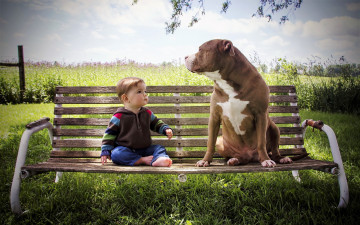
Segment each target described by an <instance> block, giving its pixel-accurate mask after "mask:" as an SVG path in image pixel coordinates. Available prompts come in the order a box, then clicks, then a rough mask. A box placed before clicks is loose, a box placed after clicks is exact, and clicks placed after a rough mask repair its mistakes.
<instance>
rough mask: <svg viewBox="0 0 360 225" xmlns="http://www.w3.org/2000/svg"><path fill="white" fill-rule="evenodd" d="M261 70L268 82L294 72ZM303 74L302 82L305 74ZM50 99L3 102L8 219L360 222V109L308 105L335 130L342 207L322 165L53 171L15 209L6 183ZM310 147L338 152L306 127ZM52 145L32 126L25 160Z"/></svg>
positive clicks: (148, 72)
mask: <svg viewBox="0 0 360 225" xmlns="http://www.w3.org/2000/svg"><path fill="white" fill-rule="evenodd" d="M5 71H6V72H5ZM26 71H27V84H28V86H29V88H30V89H35V88H36V84H39V83H40V84H42V83H46V84H48V83H49V81H56V80H60V81H61V84H62V85H71V86H73V85H75V86H82V85H115V84H116V82H117V81H118V80H119V79H121V78H122V77H126V76H138V77H141V78H143V79H144V80H145V82H146V83H147V84H148V85H211V84H212V82H211V81H209V80H208V79H207V78H205V77H203V76H199V75H196V74H191V73H189V72H188V71H187V70H186V69H185V68H184V67H183V66H179V67H175V66H165V67H161V66H160V67H159V66H152V65H138V64H125V65H122V64H121V63H119V65H117V64H116V65H114V64H112V65H108V66H106V65H104V64H102V65H88V66H85V65H82V66H72V67H71V66H68V67H64V66H46V65H40V66H35V65H30V66H27V67H26ZM0 73H1V74H0V75H1V77H2V79H3V80H14V82H15V83H16V78H17V70H15V69H12V68H10V69H6V70H0ZM264 77H265V78H266V80H267V82H268V83H269V84H271V85H273V84H279V83H280V84H284V83H285V82H286V80H287V79H286V77H285V78H283V77H281V75H276V76H275V75H264ZM300 79H301V80H302V81H304V82H303V83H304V84H305V83H306V82H305V79H308V78H307V77H300ZM316 79H320V78H316ZM321 79H323V78H321ZM326 79H329V78H326ZM42 81H43V82H42ZM320 82H321V81H320ZM309 85H310V84H309ZM53 108H54V104H53V103H46V104H44V103H42V104H18V105H0V118H1V119H0V125H1V126H0V135H1V137H0V168H1V169H0V184H1V185H0V193H1V195H0V196H1V197H0V198H1V202H2V203H3V204H2V205H1V206H0V223H1V224H357V223H358V221H359V219H360V215H359V213H358V212H359V210H360V145H359V144H358V141H359V140H360V132H359V127H360V116H359V115H356V114H344V113H328V112H319V111H309V110H305V109H303V110H301V111H300V115H301V118H302V119H310V118H312V119H314V120H323V121H324V122H325V123H326V124H327V125H329V126H330V127H332V128H333V129H334V131H335V133H336V135H337V138H338V142H339V146H340V151H341V153H342V158H343V161H344V166H345V171H346V174H347V179H348V183H349V189H350V203H349V206H348V208H347V209H344V210H341V211H339V210H337V209H336V208H335V207H336V206H337V204H338V202H339V187H338V183H337V178H336V177H335V176H333V175H329V174H325V173H322V172H317V171H301V172H300V175H301V178H302V182H301V183H298V182H296V181H295V180H294V179H293V177H292V175H291V172H278V173H262V174H261V173H253V174H220V175H188V180H187V182H185V183H181V182H179V181H178V179H177V176H175V175H114V174H84V173H66V174H64V177H63V179H62V180H61V181H60V182H59V183H57V184H55V183H54V182H53V180H54V178H55V174H54V173H47V174H41V175H37V176H34V177H31V178H28V179H25V180H23V182H22V192H21V196H20V199H21V202H22V207H23V209H28V210H29V211H28V213H26V214H24V215H22V216H21V217H16V216H14V215H13V214H12V213H11V211H10V203H9V193H10V187H11V182H12V176H13V172H14V165H15V160H16V155H17V151H18V146H19V142H20V138H21V135H22V132H23V131H24V129H25V127H24V126H25V125H26V124H27V123H29V122H31V121H33V120H37V119H39V118H41V117H44V116H47V117H50V118H53V117H54V115H53ZM305 147H306V148H307V150H308V152H309V153H310V154H311V156H312V157H313V158H316V159H326V160H331V158H332V157H331V151H330V147H329V144H328V140H327V137H326V135H325V133H323V132H320V131H317V130H316V131H315V132H311V129H310V128H309V130H308V131H307V133H306V136H305ZM50 148H51V147H50V143H49V140H48V138H47V132H46V131H41V132H39V133H37V134H35V135H34V136H32V138H31V140H30V144H29V151H28V158H27V162H28V163H34V162H38V161H41V160H44V159H46V158H47V157H48V152H49V149H50Z"/></svg>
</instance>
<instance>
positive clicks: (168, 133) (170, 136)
mask: <svg viewBox="0 0 360 225" xmlns="http://www.w3.org/2000/svg"><path fill="white" fill-rule="evenodd" d="M165 132H166V136H167V137H168V139H169V140H170V139H171V138H172V136H173V132H172V130H171V129H166V130H165Z"/></svg>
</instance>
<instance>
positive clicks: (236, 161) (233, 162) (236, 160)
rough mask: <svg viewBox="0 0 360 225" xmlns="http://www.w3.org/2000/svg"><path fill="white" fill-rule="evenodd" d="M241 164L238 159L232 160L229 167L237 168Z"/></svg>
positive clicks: (228, 162) (228, 163) (229, 161)
mask: <svg viewBox="0 0 360 225" xmlns="http://www.w3.org/2000/svg"><path fill="white" fill-rule="evenodd" d="M239 164H240V162H239V159H237V158H231V159H229V160H228V161H227V165H228V166H237V165H239Z"/></svg>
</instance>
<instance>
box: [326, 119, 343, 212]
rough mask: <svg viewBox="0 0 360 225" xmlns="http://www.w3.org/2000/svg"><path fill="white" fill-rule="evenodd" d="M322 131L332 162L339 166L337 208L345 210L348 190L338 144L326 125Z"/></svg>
mask: <svg viewBox="0 0 360 225" xmlns="http://www.w3.org/2000/svg"><path fill="white" fill-rule="evenodd" d="M322 130H323V131H324V132H325V133H326V134H327V136H328V139H329V143H330V148H331V153H332V155H333V159H334V162H335V163H337V164H338V166H339V173H338V182H339V187H340V201H339V205H338V207H337V208H338V209H340V208H346V206H347V205H348V203H349V188H348V183H347V179H346V175H345V170H344V165H343V161H342V159H341V154H340V150H339V145H338V142H337V139H336V135H335V133H334V131H333V129H331V128H330V127H329V126H327V125H326V124H324V126H323V127H322Z"/></svg>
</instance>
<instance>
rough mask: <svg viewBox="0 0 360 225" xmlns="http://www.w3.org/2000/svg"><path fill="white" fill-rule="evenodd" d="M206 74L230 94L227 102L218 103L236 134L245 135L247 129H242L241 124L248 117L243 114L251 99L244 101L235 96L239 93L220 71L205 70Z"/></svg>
mask: <svg viewBox="0 0 360 225" xmlns="http://www.w3.org/2000/svg"><path fill="white" fill-rule="evenodd" d="M204 74H205V76H207V77H209V78H210V79H212V80H214V81H216V83H217V84H218V85H219V87H220V88H221V89H222V90H223V91H224V92H225V93H226V94H227V95H228V96H229V100H228V101H227V102H222V103H218V105H219V106H221V108H222V110H223V114H224V116H226V117H228V118H229V120H230V122H231V124H232V126H233V128H234V131H235V133H236V134H238V135H244V134H245V132H246V130H241V129H240V126H241V123H242V121H243V120H244V119H245V118H246V117H247V115H245V114H242V113H241V112H242V111H244V109H245V108H246V106H247V104H249V101H242V100H240V99H238V98H235V96H236V95H237V94H236V92H235V91H234V88H233V87H231V86H230V85H229V84H228V83H227V82H226V81H225V80H223V79H221V75H220V73H219V71H214V72H205V73H204Z"/></svg>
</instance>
